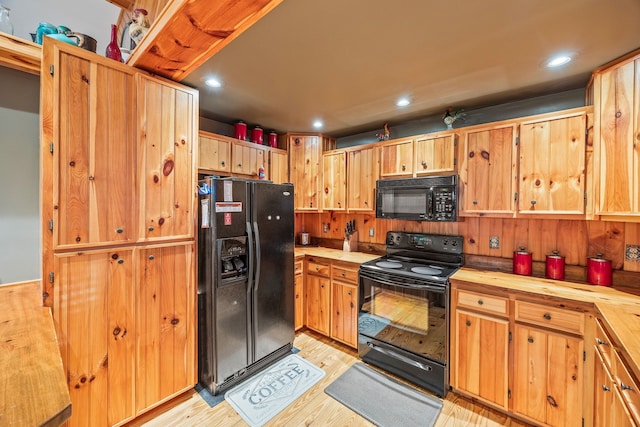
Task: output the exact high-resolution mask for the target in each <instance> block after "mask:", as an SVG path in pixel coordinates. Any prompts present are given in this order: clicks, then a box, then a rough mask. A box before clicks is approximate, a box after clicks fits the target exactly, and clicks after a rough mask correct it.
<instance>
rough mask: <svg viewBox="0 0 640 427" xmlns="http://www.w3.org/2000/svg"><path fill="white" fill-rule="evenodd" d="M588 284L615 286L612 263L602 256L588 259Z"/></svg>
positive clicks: (598, 255)
mask: <svg viewBox="0 0 640 427" xmlns="http://www.w3.org/2000/svg"><path fill="white" fill-rule="evenodd" d="M587 282H589V283H591V284H592V285H600V286H611V285H612V284H613V270H612V268H611V261H610V260H608V259H604V258H602V254H597V255H596V256H595V257H592V258H587Z"/></svg>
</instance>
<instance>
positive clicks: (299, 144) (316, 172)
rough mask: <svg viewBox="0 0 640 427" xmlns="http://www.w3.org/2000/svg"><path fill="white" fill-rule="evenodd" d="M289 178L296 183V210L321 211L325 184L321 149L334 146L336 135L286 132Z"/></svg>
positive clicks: (329, 148) (328, 148)
mask: <svg viewBox="0 0 640 427" xmlns="http://www.w3.org/2000/svg"><path fill="white" fill-rule="evenodd" d="M284 138H285V139H286V141H287V145H288V147H289V178H290V180H291V182H292V183H293V185H294V208H295V211H296V212H320V211H322V204H321V203H322V197H321V196H320V195H321V194H323V191H324V188H323V187H322V185H323V179H322V172H323V163H322V162H323V160H322V152H323V151H328V150H332V149H334V148H335V139H332V138H329V137H326V136H324V135H319V134H293V133H291V134H286V135H285V136H284Z"/></svg>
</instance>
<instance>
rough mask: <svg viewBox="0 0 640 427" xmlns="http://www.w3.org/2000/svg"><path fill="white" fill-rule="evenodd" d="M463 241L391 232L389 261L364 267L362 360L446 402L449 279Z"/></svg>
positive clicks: (458, 263) (360, 317)
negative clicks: (444, 398) (442, 398)
mask: <svg viewBox="0 0 640 427" xmlns="http://www.w3.org/2000/svg"><path fill="white" fill-rule="evenodd" d="M462 243H463V238H462V237H461V236H445V235H435V234H419V233H405V232H395V231H390V232H388V233H387V240H386V256H383V257H381V258H377V259H374V260H372V261H369V262H366V263H364V264H362V265H361V266H360V270H359V274H358V277H359V286H360V301H359V314H358V355H359V356H360V358H361V359H362V360H363V361H365V362H367V363H370V364H372V365H376V366H378V367H380V368H383V369H385V370H387V371H389V372H392V373H394V374H396V375H398V376H400V377H402V378H404V379H406V380H408V381H411V382H413V383H415V384H417V385H419V386H421V387H424V388H426V389H428V390H430V391H432V392H434V393H435V394H437V395H438V396H441V397H444V396H445V395H446V393H447V390H448V388H449V369H448V360H449V277H450V276H451V275H452V274H453V273H454V272H455V271H456V270H457V269H458V268H460V267H461V266H462V265H463V263H464V255H463V253H462Z"/></svg>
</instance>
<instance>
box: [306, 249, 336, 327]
mask: <svg viewBox="0 0 640 427" xmlns="http://www.w3.org/2000/svg"><path fill="white" fill-rule="evenodd" d="M306 267H307V269H306V275H305V281H304V305H305V308H306V309H305V322H306V326H307V327H308V328H309V329H313V330H314V331H316V332H319V333H321V334H323V335H326V336H329V334H330V332H331V329H330V324H331V317H330V316H331V277H330V271H331V265H330V263H329V262H328V261H322V260H319V259H316V258H309V259H307V266H306Z"/></svg>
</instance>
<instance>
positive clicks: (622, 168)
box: [594, 60, 640, 215]
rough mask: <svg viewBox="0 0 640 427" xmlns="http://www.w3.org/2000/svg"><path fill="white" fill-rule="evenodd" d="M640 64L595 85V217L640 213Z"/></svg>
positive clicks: (609, 74) (632, 63) (612, 72)
mask: <svg viewBox="0 0 640 427" xmlns="http://www.w3.org/2000/svg"><path fill="white" fill-rule="evenodd" d="M639 66H640V60H636V61H630V62H628V63H626V64H623V65H621V66H619V67H616V68H613V69H612V70H609V71H606V72H604V73H602V74H601V75H600V76H598V78H597V80H596V81H597V82H598V83H596V85H595V88H596V89H595V90H596V91H597V92H598V93H596V95H597V96H596V97H595V99H596V100H597V101H598V100H599V102H597V101H596V104H595V105H594V107H595V116H596V118H599V119H600V125H599V126H598V127H597V128H596V130H595V153H596V159H599V161H598V163H597V164H596V165H595V166H596V167H599V174H598V175H596V176H597V177H598V178H599V179H598V180H596V182H597V185H598V186H599V189H598V202H597V205H596V215H606V214H626V215H637V214H638V213H640V207H639V201H638V197H639V195H638V192H639V190H640V189H639V188H638V186H639V184H640V182H639V177H640V173H639V171H638V167H639V165H638V162H639V158H640V144H638V143H637V135H638V132H639V129H638V127H639V126H640V122H639V121H638V113H639V110H640V93H638V92H639V91H638V89H640V81H639V79H640V76H639V75H638V74H637V70H638V67H639Z"/></svg>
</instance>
